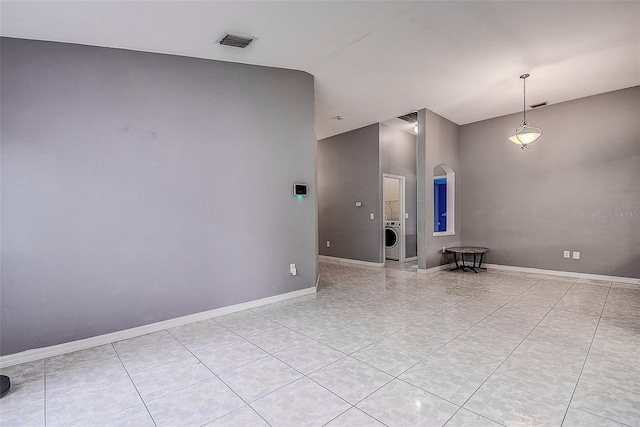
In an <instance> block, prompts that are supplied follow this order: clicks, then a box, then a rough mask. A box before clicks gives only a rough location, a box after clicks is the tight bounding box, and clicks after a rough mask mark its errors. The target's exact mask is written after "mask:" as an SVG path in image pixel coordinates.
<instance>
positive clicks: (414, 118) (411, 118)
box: [398, 111, 418, 133]
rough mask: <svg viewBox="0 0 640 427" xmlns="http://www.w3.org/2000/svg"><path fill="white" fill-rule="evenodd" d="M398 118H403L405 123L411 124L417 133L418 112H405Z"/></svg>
mask: <svg viewBox="0 0 640 427" xmlns="http://www.w3.org/2000/svg"><path fill="white" fill-rule="evenodd" d="M398 118H399V119H400V120H404V121H405V122H407V123H410V124H412V125H414V126H413V131H414V132H415V133H418V112H417V111H414V112H413V113H409V114H405V115H404V116H399V117H398Z"/></svg>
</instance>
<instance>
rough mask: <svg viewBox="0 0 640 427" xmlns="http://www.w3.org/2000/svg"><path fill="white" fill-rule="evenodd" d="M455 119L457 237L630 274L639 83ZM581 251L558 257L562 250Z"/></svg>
mask: <svg viewBox="0 0 640 427" xmlns="http://www.w3.org/2000/svg"><path fill="white" fill-rule="evenodd" d="M527 118H528V119H529V120H530V122H531V123H532V124H533V125H534V126H540V127H541V128H542V129H543V130H544V135H543V137H542V139H540V140H539V141H538V142H536V143H535V144H533V145H532V147H531V149H529V150H524V151H523V150H521V149H520V148H518V147H517V146H516V145H515V144H512V143H511V142H509V141H508V140H507V137H508V136H510V135H512V134H513V132H514V130H515V128H516V127H517V125H518V123H519V122H520V120H521V119H522V115H521V114H512V115H509V116H504V117H499V118H495V119H491V120H486V121H482V122H478V123H474V124H469V125H465V126H462V129H461V148H462V150H461V151H462V156H461V160H462V181H461V184H462V185H461V192H460V196H461V200H462V203H463V209H462V243H463V244H468V245H483V246H487V247H489V248H491V252H490V253H489V257H488V260H489V262H490V263H495V264H505V265H512V266H521V267H534V268H541V269H549V270H561V271H574V272H581V273H593V274H605V275H613V276H623V277H636V278H637V277H640V215H639V214H638V212H639V211H640V87H634V88H630V89H625V90H620V91H616V92H610V93H605V94H602V95H597V96H592V97H588V98H582V99H578V100H575V101H569V102H564V103H561V104H557V105H551V106H548V107H545V108H541V109H537V110H533V111H529V112H527ZM564 250H571V251H580V252H581V259H580V260H573V259H564V258H563V251H564Z"/></svg>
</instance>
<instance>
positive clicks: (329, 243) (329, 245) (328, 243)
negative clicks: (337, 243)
mask: <svg viewBox="0 0 640 427" xmlns="http://www.w3.org/2000/svg"><path fill="white" fill-rule="evenodd" d="M327 247H328V248H330V247H331V242H330V241H328V240H327Z"/></svg>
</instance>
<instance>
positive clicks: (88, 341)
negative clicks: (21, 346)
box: [0, 285, 317, 368]
mask: <svg viewBox="0 0 640 427" xmlns="http://www.w3.org/2000/svg"><path fill="white" fill-rule="evenodd" d="M316 286H317V285H316ZM314 293H316V287H311V288H305V289H300V290H297V291H293V292H287V293H286V294H280V295H274V296H271V297H266V298H261V299H258V300H254V301H248V302H243V303H240V304H235V305H229V306H226V307H220V308H216V309H214V310H208V311H203V312H200V313H195V314H189V315H187V316H182V317H176V318H174V319H168V320H164V321H162V322H156V323H151V324H149V325H143V326H138V327H136V328H131V329H125V330H123V331H118V332H112V333H109V334H104V335H98V336H95V337H90V338H85V339H81V340H77V341H71V342H68V343H63V344H57V345H52V346H49V347H42V348H35V349H32V350H26V351H22V352H20V353H15V354H8V355H6V356H0V368H6V367H7V366H13V365H19V364H21V363H26V362H33V361H34V360H40V359H45V358H47V357H53V356H60V355H61V354H66V353H71V352H73V351H78V350H85V349H87V348H91V347H96V346H99V345H104V344H110V343H114V342H117V341H122V340H126V339H129V338H135V337H139V336H142V335H147V334H151V333H153V332H159V331H163V330H165V329H170V328H175V327H177V326H182V325H187V324H189V323H193V322H198V321H200V320H206V319H210V318H212V317H219V316H224V315H225V314H231V313H235V312H237V311H242V310H247V309H250V308H255V307H260V306H262V305H267V304H272V303H274V302H279V301H285V300H288V299H291V298H296V297H300V296H303V295H310V294H314Z"/></svg>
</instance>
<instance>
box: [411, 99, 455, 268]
mask: <svg viewBox="0 0 640 427" xmlns="http://www.w3.org/2000/svg"><path fill="white" fill-rule="evenodd" d="M425 115H426V116H425V128H426V168H425V175H426V184H425V189H426V199H425V205H426V219H425V226H426V251H425V256H426V264H425V267H424V268H432V267H437V266H439V265H441V264H445V263H448V262H449V261H450V259H448V258H446V259H445V257H444V256H443V253H442V247H443V246H446V247H450V246H458V245H459V244H460V232H461V228H460V223H461V211H462V210H463V209H465V205H464V203H463V202H462V200H461V197H460V191H459V190H460V183H459V179H458V177H459V175H460V126H458V125H457V124H456V123H454V122H452V121H450V120H447V119H445V118H444V117H442V116H440V115H438V114H436V113H434V112H433V111H430V110H425ZM442 163H444V164H447V165H449V166H450V167H451V168H452V169H453V170H454V172H455V175H456V185H455V186H456V192H455V199H456V200H455V234H454V235H448V236H434V235H433V216H434V215H433V208H434V203H433V177H434V169H435V168H436V166H438V165H440V164H442ZM449 213H450V209H448V212H447V214H449ZM447 257H448V256H447ZM420 268H423V267H420Z"/></svg>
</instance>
